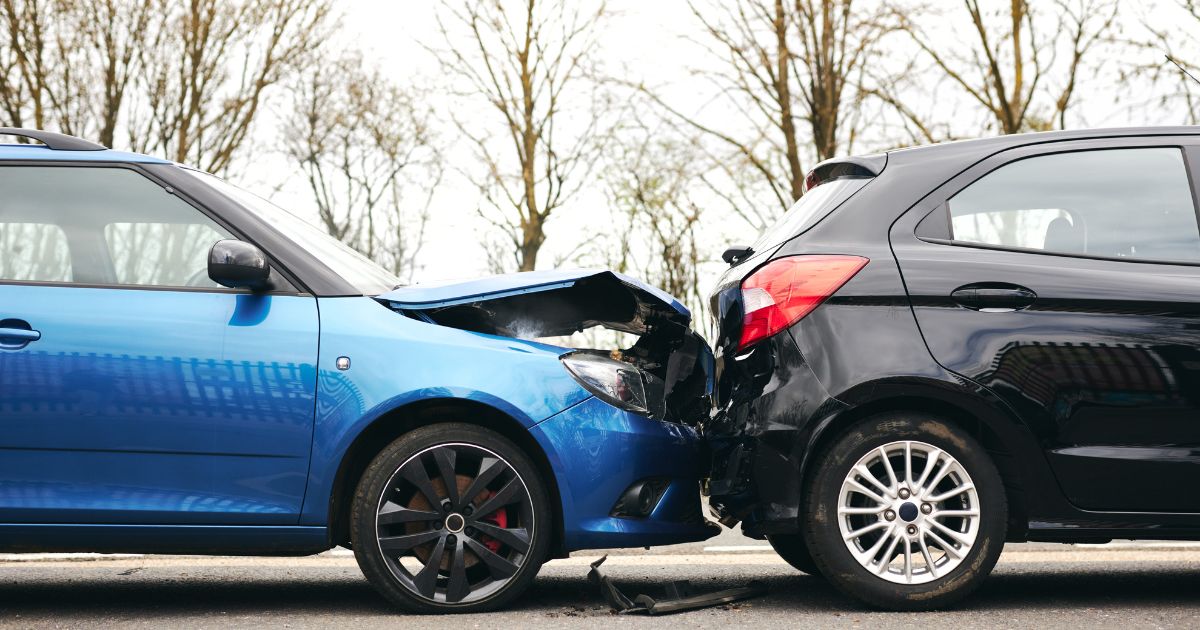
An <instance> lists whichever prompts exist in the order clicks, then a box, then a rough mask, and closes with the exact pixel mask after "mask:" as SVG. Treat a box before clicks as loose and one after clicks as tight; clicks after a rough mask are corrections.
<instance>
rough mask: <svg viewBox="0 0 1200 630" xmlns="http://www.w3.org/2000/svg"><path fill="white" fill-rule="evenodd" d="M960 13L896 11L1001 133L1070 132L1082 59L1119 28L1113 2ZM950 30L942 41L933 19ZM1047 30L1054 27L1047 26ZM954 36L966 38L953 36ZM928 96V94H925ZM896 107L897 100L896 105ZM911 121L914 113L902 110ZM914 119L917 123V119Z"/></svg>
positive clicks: (973, 1)
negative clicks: (1070, 113) (931, 25)
mask: <svg viewBox="0 0 1200 630" xmlns="http://www.w3.org/2000/svg"><path fill="white" fill-rule="evenodd" d="M963 5H964V9H965V12H963V13H958V12H954V13H949V14H944V13H931V12H926V11H922V10H920V9H919V8H913V7H908V8H907V9H906V10H902V11H898V12H897V15H898V17H899V18H900V19H901V20H902V23H903V29H904V30H905V32H907V33H908V34H909V35H910V36H911V38H912V41H913V42H914V43H915V44H916V45H917V47H918V48H919V49H920V51H921V52H922V53H923V54H924V56H925V57H926V58H927V59H928V60H929V61H931V62H932V64H933V66H934V67H935V68H936V69H937V70H938V72H939V74H941V75H942V76H944V77H946V78H948V79H949V80H950V82H951V83H953V84H954V85H956V86H957V87H958V88H959V89H961V90H962V91H963V92H964V93H965V94H966V95H967V96H968V97H969V98H970V99H971V100H972V101H974V102H975V103H977V104H978V105H979V106H980V107H982V108H983V110H984V111H985V112H986V113H987V117H988V120H989V121H990V125H989V126H991V127H993V128H994V129H995V130H996V131H998V132H999V133H1004V134H1009V133H1018V132H1021V131H1038V130H1046V129H1051V128H1054V127H1058V128H1065V127H1066V125H1067V112H1068V111H1069V110H1070V108H1071V105H1072V104H1073V99H1074V97H1075V94H1076V90H1077V88H1078V84H1079V79H1080V76H1081V73H1082V72H1083V70H1084V61H1085V58H1086V57H1088V56H1089V54H1091V53H1093V52H1094V51H1095V50H1097V47H1096V45H1097V44H1098V43H1101V42H1104V41H1107V40H1106V38H1107V37H1108V36H1109V35H1110V33H1111V32H1112V30H1113V28H1114V25H1115V24H1116V19H1117V14H1118V2H1117V1H1116V0H1055V1H1054V2H1052V3H1039V4H1038V5H1037V6H1038V7H1050V9H1049V10H1048V11H1046V10H1042V11H1037V10H1035V8H1034V5H1032V4H1031V3H1030V2H1028V0H1010V2H1008V3H1005V4H1004V8H1003V9H997V10H991V9H990V8H989V7H985V6H981V4H980V2H979V0H964V1H963ZM934 17H941V18H942V19H941V20H939V21H938V23H942V24H949V25H950V26H949V27H948V29H947V30H948V31H950V32H949V33H947V32H943V33H939V34H937V35H935V34H932V33H930V32H929V31H928V30H927V28H926V27H925V26H924V24H926V23H930V22H932V21H933V20H932V18H934ZM1047 24H1049V25H1050V28H1045V27H1046V25H1047ZM955 34H962V35H961V37H956V36H955ZM923 93H925V94H927V93H928V92H927V91H926V92H923ZM895 103H896V104H897V105H898V107H897V108H898V109H901V107H902V106H901V105H900V101H899V100H896V101H895ZM901 111H902V114H905V115H906V116H909V117H912V112H911V110H907V111H905V110H903V109H902V110H901ZM914 120H915V118H914Z"/></svg>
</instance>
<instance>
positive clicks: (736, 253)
mask: <svg viewBox="0 0 1200 630" xmlns="http://www.w3.org/2000/svg"><path fill="white" fill-rule="evenodd" d="M753 253H754V250H753V249H750V247H748V246H746V245H734V246H732V247H730V248H729V249H727V250H725V252H724V253H722V254H721V260H724V261H725V263H726V264H729V265H736V264H738V263H740V262H742V261H743V260H746V259H747V258H749V257H750V254H753Z"/></svg>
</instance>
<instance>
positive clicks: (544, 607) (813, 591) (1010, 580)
mask: <svg viewBox="0 0 1200 630" xmlns="http://www.w3.org/2000/svg"><path fill="white" fill-rule="evenodd" d="M760 545H761V544H760V543H757V542H755V541H751V540H747V539H743V538H740V537H738V536H736V535H727V536H722V537H721V538H718V539H714V540H713V541H710V542H709V543H707V544H704V545H686V546H679V547H674V548H661V549H654V550H651V551H640V550H639V551H632V552H630V551H626V552H621V553H620V554H619V555H613V556H611V557H610V559H609V561H608V563H606V564H605V569H606V571H607V573H608V574H609V575H610V576H612V577H613V578H614V579H616V580H617V581H618V583H619V584H620V585H621V586H622V588H624V589H626V590H627V592H646V593H658V592H660V591H659V589H660V587H659V586H658V585H659V584H660V583H661V582H662V581H664V580H670V579H687V580H692V581H693V583H694V584H696V585H697V586H698V587H701V588H704V589H709V588H711V589H714V590H716V589H722V588H729V587H733V586H740V585H742V584H744V583H746V582H747V581H749V580H751V579H759V580H763V581H765V582H766V583H767V585H768V587H769V589H770V592H769V594H768V595H767V596H765V597H762V598H759V599H755V600H750V601H746V602H742V603H739V604H733V605H729V606H724V607H720V608H714V609H708V610H702V611H695V612H689V613H683V614H679V615H674V616H670V617H659V618H648V617H634V616H628V615H614V614H612V613H610V612H609V611H608V610H607V608H606V607H605V606H604V604H603V602H602V600H601V599H600V596H599V593H598V592H596V591H594V590H593V588H592V587H591V585H589V584H588V582H587V579H586V577H585V576H586V574H587V564H588V562H590V561H591V560H592V559H594V558H595V557H596V556H594V555H592V554H580V555H577V556H574V557H572V558H570V559H567V560H559V561H554V562H552V563H550V564H548V565H547V566H546V567H545V568H543V570H542V573H541V575H540V577H539V578H538V580H537V581H536V582H535V584H534V587H533V589H532V590H531V591H530V592H529V594H528V595H527V596H526V597H525V598H524V599H523V600H522V602H521V603H520V605H519V606H518V607H516V608H514V609H512V610H509V611H504V612H499V613H492V614H487V615H465V616H456V617H410V616H404V615H400V614H397V613H394V612H393V611H392V610H390V609H389V608H388V607H387V606H386V605H384V603H383V601H382V600H381V599H380V598H378V597H377V596H376V595H375V593H374V592H373V591H372V590H371V588H370V587H369V586H368V585H367V583H366V582H365V581H364V580H363V578H362V577H361V575H360V574H359V572H358V567H357V565H355V563H354V560H353V558H352V557H350V556H349V555H348V554H347V553H346V552H333V553H328V554H323V555H321V556H316V557H311V558H196V557H172V556H167V557H140V556H135V557H99V558H98V557H72V558H69V559H67V558H61V557H44V556H33V557H17V556H3V557H0V627H13V628H18V627H19V628H30V627H97V626H106V627H155V628H158V627H189V628H205V627H213V628H216V627H220V628H231V627H232V628H263V627H272V628H275V627H278V628H329V627H354V628H376V627H379V628H384V627H387V628H397V627H402V628H403V627H412V628H455V629H456V630H458V629H462V628H488V629H494V628H522V629H523V628H590V627H601V626H603V627H606V628H607V627H622V628H625V627H629V628H634V627H659V628H661V627H713V628H716V627H722V628H729V627H730V626H733V625H737V626H739V627H741V626H746V627H779V626H783V625H786V626H790V627H801V628H806V627H812V628H866V627H871V628H891V627H914V626H917V625H920V626H921V627H953V628H959V629H969V628H995V627H1002V626H1003V627H1008V628H1020V627H1029V628H1033V627H1037V628H1047V627H1068V626H1070V627H1075V628H1081V629H1082V628H1123V629H1128V628H1131V627H1137V628H1153V627H1162V628H1170V627H1197V626H1200V545H1191V544H1187V545H1180V544H1169V543H1164V544H1129V543H1126V544H1114V545H1107V546H1099V547H1096V546H1078V547H1072V546H1061V545H1059V546H1052V545H1010V546H1009V548H1008V549H1006V551H1005V554H1004V556H1003V557H1002V559H1001V561H1000V564H999V566H998V567H997V570H996V572H995V573H994V574H993V575H992V577H991V579H990V580H989V581H988V582H987V583H986V584H985V585H984V587H983V588H982V589H981V590H980V591H979V592H978V593H977V594H976V595H975V596H974V597H972V598H971V599H970V600H969V601H968V602H967V603H966V604H964V605H963V606H961V607H959V608H957V609H955V610H953V611H947V612H938V613H924V614H916V613H881V612H870V611H865V610H863V609H862V608H861V607H859V606H857V605H856V604H855V603H854V602H851V601H849V600H847V599H845V598H843V597H842V596H840V595H839V594H837V593H836V592H834V591H833V589H831V588H830V587H829V586H828V585H826V584H825V583H824V582H823V581H822V580H820V579H817V578H812V577H808V576H805V575H802V574H799V573H797V572H796V571H794V570H792V569H791V568H790V567H788V566H787V565H785V564H783V563H782V561H780V560H779V559H778V558H777V557H776V556H775V555H774V554H772V553H770V552H768V551H765V550H764V549H762V548H761V546H760ZM734 549H736V550H734Z"/></svg>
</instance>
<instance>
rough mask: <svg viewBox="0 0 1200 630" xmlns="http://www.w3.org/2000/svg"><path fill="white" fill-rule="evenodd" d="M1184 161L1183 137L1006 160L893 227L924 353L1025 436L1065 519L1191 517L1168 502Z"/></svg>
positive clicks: (1190, 442) (1192, 430)
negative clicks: (1039, 454) (1063, 504)
mask: <svg viewBox="0 0 1200 630" xmlns="http://www.w3.org/2000/svg"><path fill="white" fill-rule="evenodd" d="M1197 165H1200V146H1197V145H1196V141H1195V140H1194V139H1192V138H1186V137H1185V138H1168V137H1142V138H1123V139H1116V140H1088V141H1073V142H1062V143H1051V144H1044V145H1035V146H1031V147H1024V148H1018V149H1013V150H1010V151H1005V152H1002V153H1000V154H998V155H995V156H992V157H990V158H988V159H985V160H983V161H982V162H980V163H978V164H976V165H974V166H972V167H971V168H969V169H967V170H966V171H964V172H963V173H962V174H960V175H959V176H958V177H956V178H954V179H953V180H951V181H950V182H947V183H946V184H945V185H943V186H942V187H941V188H939V189H938V190H936V191H934V193H933V194H931V195H930V196H929V197H927V198H926V199H925V200H923V201H922V202H921V203H920V204H918V205H917V206H916V207H914V208H913V209H912V211H911V213H916V214H911V213H910V215H909V216H912V217H913V220H911V221H908V222H907V229H905V228H904V227H902V226H903V225H905V224H906V222H905V221H899V222H897V224H896V225H895V227H894V228H893V231H892V244H893V248H894V251H895V253H896V257H897V259H898V262H899V264H900V268H901V271H902V273H903V277H904V282H905V284H906V286H907V289H908V292H909V295H910V299H911V301H912V304H913V307H914V312H915V314H916V317H917V320H918V323H919V324H920V329H921V332H922V334H923V335H924V336H925V340H926V343H927V345H928V346H929V350H930V352H932V354H933V356H934V357H935V358H936V359H937V361H938V362H939V363H941V365H943V366H944V367H946V368H947V369H949V370H951V371H953V372H956V373H958V374H959V375H962V376H965V377H967V378H969V379H972V380H974V381H975V382H977V383H979V384H981V385H983V386H984V387H987V388H989V389H990V390H991V391H993V392H994V393H995V394H997V395H999V396H1000V397H1001V398H1003V399H1004V400H1005V401H1006V402H1007V403H1008V404H1009V405H1010V406H1011V408H1012V409H1013V410H1014V411H1015V412H1016V414H1017V415H1018V416H1019V417H1020V418H1021V419H1022V420H1023V421H1024V422H1026V423H1027V424H1028V425H1029V426H1030V427H1031V428H1032V429H1033V431H1034V432H1035V434H1036V435H1037V436H1038V437H1039V439H1040V440H1041V442H1042V447H1043V448H1044V450H1045V452H1046V454H1047V458H1048V460H1049V463H1050V465H1051V467H1052V469H1053V470H1054V473H1055V475H1056V477H1057V479H1058V481H1059V483H1060V485H1061V487H1062V490H1063V492H1064V493H1065V495H1066V496H1067V498H1068V499H1069V500H1070V501H1071V502H1072V503H1073V504H1075V505H1076V506H1078V507H1081V508H1084V509H1092V510H1117V511H1169V512H1196V511H1200V493H1197V492H1192V491H1190V490H1181V489H1182V488H1193V487H1195V485H1196V484H1197V483H1200V227H1198V226H1197V218H1196V217H1197V214H1196V193H1197V187H1196V184H1195V178H1194V176H1193V174H1194V173H1195V172H1196V168H1197ZM917 216H920V217H923V218H922V219H921V220H920V222H919V223H918V224H916V228H915V231H914V228H913V225H914V223H915V221H916V217H917Z"/></svg>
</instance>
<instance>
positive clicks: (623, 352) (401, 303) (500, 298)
mask: <svg viewBox="0 0 1200 630" xmlns="http://www.w3.org/2000/svg"><path fill="white" fill-rule="evenodd" d="M379 299H380V300H381V301H384V302H385V303H387V304H388V305H389V306H390V307H391V308H393V309H395V310H397V311H399V312H401V313H404V314H407V315H409V316H411V317H413V318H415V319H419V320H422V321H426V322H430V323H434V324H438V325H441V326H447V327H450V328H458V329H461V330H468V331H472V332H477V333H483V334H488V335H498V336H502V337H514V338H520V339H541V338H545V337H557V336H565V335H570V334H572V333H575V332H580V331H583V330H587V329H589V328H593V327H597V326H600V327H603V328H607V329H609V330H614V331H619V332H624V333H630V334H633V335H637V336H638V337H639V338H638V340H637V342H636V343H634V344H633V345H632V346H631V347H629V348H623V349H613V350H603V349H592V348H588V349H581V350H576V352H580V353H588V354H594V355H599V356H605V357H609V358H612V359H614V360H618V361H622V362H624V363H628V364H630V365H633V366H635V367H636V368H637V369H638V370H639V371H641V373H642V375H643V380H644V386H645V388H646V394H647V398H648V402H649V405H650V407H649V411H650V412H651V416H652V417H654V418H655V419H659V420H667V421H671V422H681V423H685V424H690V425H695V424H698V423H699V422H701V421H703V420H704V419H705V418H706V417H707V416H708V413H709V410H710V408H711V400H710V393H711V390H712V386H713V377H712V375H713V358H712V352H711V350H710V349H709V347H708V344H707V343H706V342H705V341H704V339H703V338H701V337H700V336H699V335H697V334H696V333H695V332H694V331H692V330H691V328H689V324H690V322H691V313H690V312H689V311H688V309H687V307H685V306H684V305H683V304H681V303H680V302H679V301H678V300H676V299H675V298H674V297H672V296H670V295H668V294H667V293H664V292H663V291H661V290H660V289H657V288H655V287H653V286H651V285H648V284H646V283H643V282H641V281H640V280H636V279H634V278H630V277H629V276H625V275H623V274H619V273H616V272H613V271H604V270H583V271H535V272H525V273H515V274H506V275H499V276H491V277H488V278H481V279H477V280H469V281H465V282H459V283H450V284H440V285H433V286H424V285H417V286H412V287H403V288H399V289H396V290H393V291H391V292H389V293H385V294H383V295H381V296H379ZM564 352H567V349H564Z"/></svg>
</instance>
